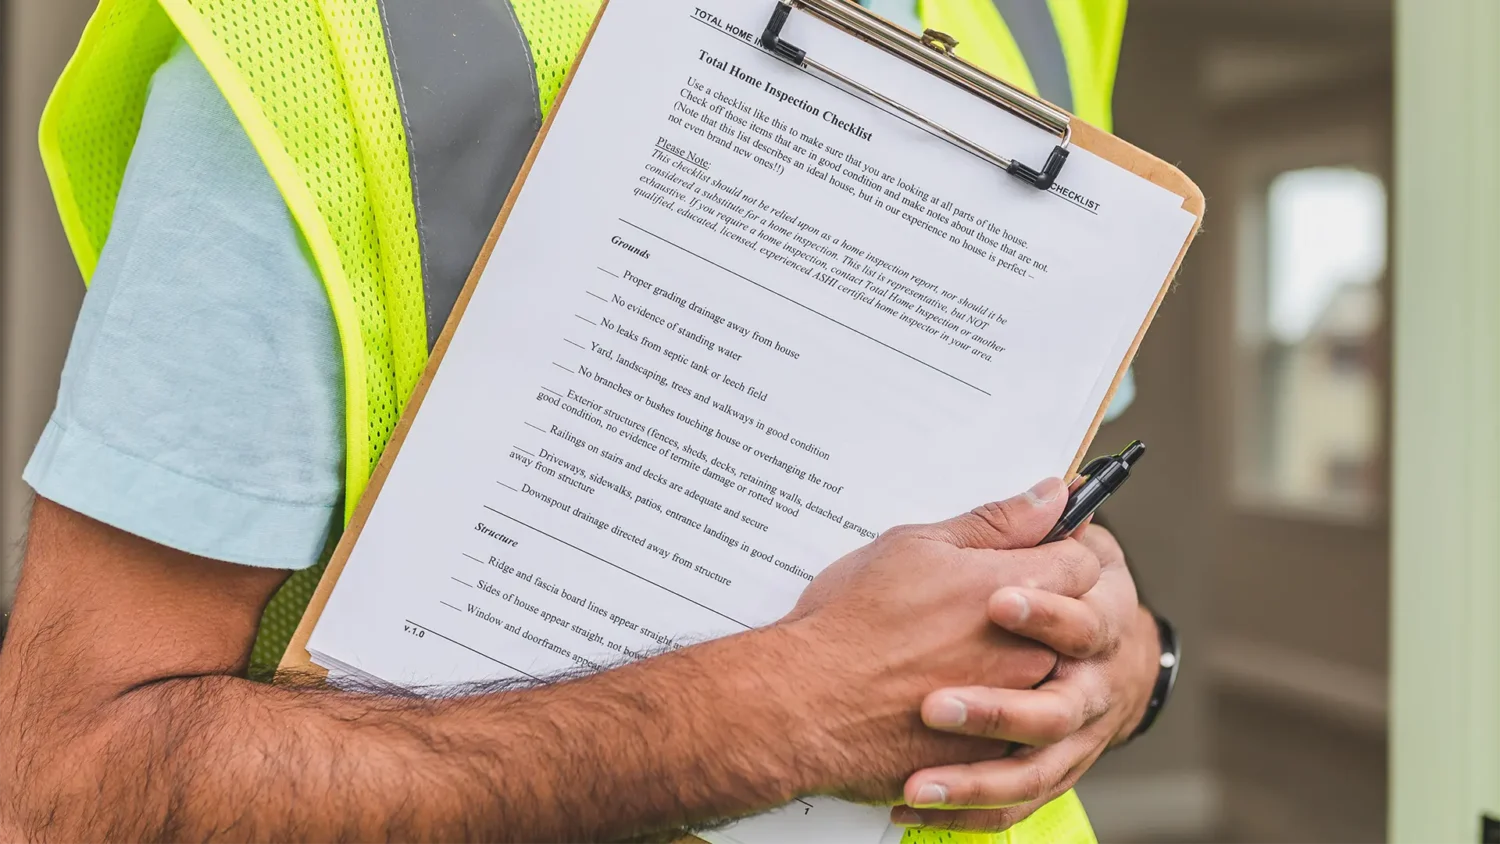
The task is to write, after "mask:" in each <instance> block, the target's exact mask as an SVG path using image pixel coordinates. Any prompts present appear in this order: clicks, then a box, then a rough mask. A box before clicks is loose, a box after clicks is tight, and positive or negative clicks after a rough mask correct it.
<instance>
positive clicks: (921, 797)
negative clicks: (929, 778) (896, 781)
mask: <svg viewBox="0 0 1500 844" xmlns="http://www.w3.org/2000/svg"><path fill="white" fill-rule="evenodd" d="M947 802H948V789H946V788H944V787H942V786H940V785H938V784H937V783H935V782H930V783H928V784H926V785H924V786H922V787H921V788H919V789H917V799H915V800H913V801H912V803H914V804H915V805H918V806H941V805H943V804H945V803H947Z"/></svg>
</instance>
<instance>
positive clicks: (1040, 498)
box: [1026, 478, 1067, 507]
mask: <svg viewBox="0 0 1500 844" xmlns="http://www.w3.org/2000/svg"><path fill="white" fill-rule="evenodd" d="M1066 488H1067V486H1066V485H1065V484H1064V483H1063V482H1062V479H1061V478H1048V479H1046V480H1044V481H1041V482H1039V483H1037V485H1036V486H1034V487H1032V488H1031V489H1028V490H1026V500H1027V501H1030V502H1031V504H1032V506H1033V507H1041V506H1043V505H1045V504H1051V503H1052V502H1053V501H1056V500H1057V496H1058V495H1061V494H1062V491H1063V490H1064V489H1066Z"/></svg>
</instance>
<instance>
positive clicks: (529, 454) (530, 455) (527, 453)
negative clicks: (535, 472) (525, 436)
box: [511, 387, 547, 457]
mask: <svg viewBox="0 0 1500 844" xmlns="http://www.w3.org/2000/svg"><path fill="white" fill-rule="evenodd" d="M542 389H543V390H545V389H547V388H546V387H543V388H542ZM511 448H513V449H515V450H516V451H519V452H521V453H522V454H524V455H526V456H527V457H535V456H536V455H535V454H532V453H531V452H529V451H527V450H526V449H524V448H521V447H520V446H518V445H513V446H511Z"/></svg>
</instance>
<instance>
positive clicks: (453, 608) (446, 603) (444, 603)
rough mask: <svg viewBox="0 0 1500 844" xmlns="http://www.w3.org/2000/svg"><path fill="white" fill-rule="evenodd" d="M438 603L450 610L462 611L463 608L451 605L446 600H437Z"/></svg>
mask: <svg viewBox="0 0 1500 844" xmlns="http://www.w3.org/2000/svg"><path fill="white" fill-rule="evenodd" d="M438 603H439V604H442V605H443V606H445V607H447V608H448V609H450V610H458V611H459V612H463V610H459V609H458V607H455V606H453V605H452V604H450V603H448V602H447V601H438ZM433 635H434V636H435V635H437V634H436V633H434V634H433Z"/></svg>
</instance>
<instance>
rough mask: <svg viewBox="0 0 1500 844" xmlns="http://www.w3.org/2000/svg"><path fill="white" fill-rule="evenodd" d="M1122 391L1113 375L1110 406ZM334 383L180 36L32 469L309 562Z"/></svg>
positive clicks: (262, 557)
mask: <svg viewBox="0 0 1500 844" xmlns="http://www.w3.org/2000/svg"><path fill="white" fill-rule="evenodd" d="M1133 391H1134V390H1133V384H1132V383H1130V382H1129V381H1128V380H1127V382H1126V383H1125V384H1122V385H1121V389H1120V392H1119V394H1118V396H1117V397H1116V400H1115V404H1114V406H1112V407H1111V408H1110V413H1111V415H1112V416H1113V415H1114V414H1117V413H1118V412H1119V410H1122V409H1123V408H1124V405H1125V404H1128V403H1129V400H1130V396H1131V395H1132V394H1133ZM343 395H344V394H343V359H342V357H341V352H340V349H339V343H338V334H337V328H336V326H335V324H334V321H333V314H332V311H331V309H330V307H329V304H328V298H327V295H326V293H325V292H324V290H323V284H322V281H321V280H320V279H319V277H318V275H317V272H316V270H315V269H314V267H313V264H312V262H311V260H310V258H309V257H308V255H307V252H306V247H305V244H304V243H303V241H302V238H301V234H300V232H299V231H298V229H297V226H296V224H295V223H294V222H293V221H292V218H291V214H290V212H289V211H288V210H287V207H286V203H285V202H284V201H283V200H282V198H281V195H280V193H279V192H278V191H277V189H276V185H275V183H274V182H272V180H271V177H270V175H269V174H268V173H267V172H266V169H265V166H264V165H263V164H262V163H261V160H260V156H259V155H258V154H257V153H256V152H255V149H254V148H253V147H252V146H251V144H250V139H249V138H248V137H247V136H246V134H245V131H244V129H243V128H242V127H241V126H240V123H239V121H238V120H237V119H236V118H235V116H234V114H233V112H231V111H230V108H229V104H228V103H227V102H226V101H225V100H224V97H223V95H222V94H220V93H219V90H218V88H217V87H216V86H215V85H214V83H213V80H212V79H211V78H210V77H209V75H208V73H207V71H206V70H204V68H203V66H202V64H200V63H199V62H198V59H197V57H196V56H195V55H193V53H192V51H191V50H189V49H187V47H186V45H185V44H182V43H179V44H178V46H177V48H176V50H175V51H174V52H173V54H172V57H171V58H170V59H169V60H168V61H167V62H166V64H164V65H163V66H162V67H161V68H160V69H159V70H158V71H157V72H156V75H155V77H154V78H153V80H152V87H151V91H150V95H149V98H148V100H147V103H146V111H145V117H144V120H143V122H142V124H141V131H140V136H139V138H138V139H137V141H136V145H135V149H134V151H133V152H132V154H131V157H130V163H129V166H128V168H127V169H126V172H125V181H124V184H123V185H122V187H121V189H120V196H119V201H118V204H117V206H116V209H115V219H114V226H113V229H112V230H111V231H110V235H109V240H108V242H107V243H106V244H105V246H104V250H103V252H102V254H101V255H100V257H99V264H98V268H97V269H96V270H95V273H94V279H93V284H92V286H91V288H90V290H89V292H88V295H87V296H85V297H84V303H83V311H82V313H81V314H80V315H79V319H78V324H77V327H76V328H75V329H74V333H73V342H72V346H71V347H70V348H69V351H68V361H67V366H66V368H65V369H64V370H63V378H62V389H61V392H60V394H59V396H58V402H57V409H56V410H55V411H54V412H53V414H52V419H51V421H50V422H49V423H48V425H47V429H46V432H45V433H43V435H42V439H41V442H40V443H38V445H37V448H36V451H35V453H34V454H33V455H32V458H31V462H30V464H29V465H28V466H27V467H26V473H25V478H26V481H27V482H28V483H30V484H31V486H32V488H33V489H35V490H36V492H37V494H39V495H41V496H43V497H45V498H49V499H51V500H53V501H56V502H57V503H59V504H62V505H63V506H65V507H68V508H71V509H73V510H77V511H78V512H81V513H83V514H85V515H88V516H91V517H93V518H95V519H98V520H99V521H102V522H105V523H107V524H110V525H113V526H115V527H117V528H120V529H121V530H125V531H128V532H130V533H133V534H136V535H137V536H142V537H145V538H147V539H150V540H152V541H154V542H158V543H161V544H163V545H167V546H169V547H172V548H177V549H179V550H182V551H187V552H189V553H193V554H197V555H199V556H203V557H208V558H211V559H216V560H225V561H228V562H233V563H241V564H244V565H252V566H263V567H270V568H284V569H300V568H306V567H308V566H310V565H312V564H314V563H316V562H317V560H318V557H319V555H320V553H321V551H322V550H323V548H324V546H325V543H326V541H327V538H328V534H329V531H330V530H332V529H334V528H335V527H336V526H337V525H338V524H339V522H338V519H339V516H340V513H341V510H342V506H341V504H342V502H341V497H342V493H343V486H344V484H343V481H344V468H343V467H344V436H343V434H344V432H343V424H344V399H343Z"/></svg>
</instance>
